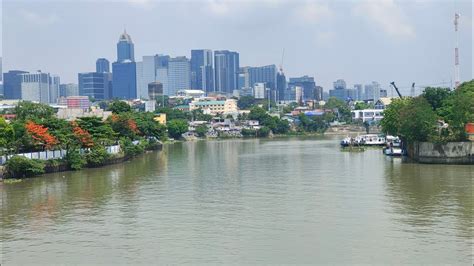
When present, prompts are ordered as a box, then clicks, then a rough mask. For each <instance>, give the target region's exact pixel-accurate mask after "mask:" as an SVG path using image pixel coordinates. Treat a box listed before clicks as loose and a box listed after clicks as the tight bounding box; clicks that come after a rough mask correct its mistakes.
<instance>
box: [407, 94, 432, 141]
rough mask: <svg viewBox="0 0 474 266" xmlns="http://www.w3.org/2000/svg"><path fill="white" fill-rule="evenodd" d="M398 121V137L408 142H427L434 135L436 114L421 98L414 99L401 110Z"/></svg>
mask: <svg viewBox="0 0 474 266" xmlns="http://www.w3.org/2000/svg"><path fill="white" fill-rule="evenodd" d="M400 119H401V123H400V130H399V131H400V137H402V139H405V140H407V141H408V142H413V141H428V139H429V138H430V137H432V136H433V135H435V133H436V130H435V128H436V121H437V116H436V113H435V112H434V111H433V109H432V107H431V105H430V104H429V103H428V101H427V100H426V99H425V98H423V97H417V98H414V99H413V100H412V101H410V103H409V104H408V105H407V106H405V107H404V108H402V110H401V111H400Z"/></svg>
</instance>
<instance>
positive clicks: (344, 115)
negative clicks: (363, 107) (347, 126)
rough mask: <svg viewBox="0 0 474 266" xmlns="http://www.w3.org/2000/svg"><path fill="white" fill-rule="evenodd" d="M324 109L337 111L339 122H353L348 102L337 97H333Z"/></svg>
mask: <svg viewBox="0 0 474 266" xmlns="http://www.w3.org/2000/svg"><path fill="white" fill-rule="evenodd" d="M324 108H325V109H333V110H334V109H337V114H338V120H339V121H343V122H350V121H351V120H352V114H351V108H350V107H349V105H348V104H347V103H346V102H344V101H342V100H339V99H337V98H335V97H331V98H329V99H328V101H327V102H326V104H325V105H324Z"/></svg>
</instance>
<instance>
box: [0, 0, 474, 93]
mask: <svg viewBox="0 0 474 266" xmlns="http://www.w3.org/2000/svg"><path fill="white" fill-rule="evenodd" d="M456 10H458V11H459V12H460V13H461V21H460V23H461V25H460V38H459V41H460V45H459V47H460V61H461V79H462V80H470V79H472V77H473V67H472V63H473V60H472V54H473V50H474V49H473V44H472V32H473V28H472V24H473V23H472V13H473V7H472V3H471V1H470V0H457V1H448V0H446V1H444V0H439V1H437V0H433V1H430V0H412V1H408V0H404V1H399V0H367V1H366V0H361V1H338V0H336V1H325V0H321V1H319V0H318V1H304V0H300V1H289V0H260V1H255V0H239V1H236V0H196V1H189V0H188V1H179V0H177V1H162V0H123V1H77V0H75V1H73V0H62V1H47V0H30V1H25V0H14V1H13V0H4V1H3V6H2V12H1V13H2V22H3V23H2V26H3V27H2V28H3V29H2V40H3V41H2V55H3V70H4V71H7V70H10V69H22V70H29V71H34V70H37V69H41V70H43V71H47V72H51V73H54V74H58V75H60V77H61V80H62V82H74V83H77V73H78V72H87V71H93V70H94V67H95V60H96V59H97V58H98V57H106V58H108V59H109V60H110V61H111V62H112V61H114V60H115V57H116V54H115V45H116V42H117V40H118V37H119V35H120V33H121V32H122V31H123V29H124V27H126V29H127V32H128V33H129V34H130V35H131V37H132V39H133V41H134V43H135V56H136V59H137V60H139V59H140V58H141V56H143V55H152V54H157V53H160V54H169V55H171V56H178V55H186V56H188V57H189V56H190V50H191V49H193V48H209V49H213V50H218V49H228V50H235V51H238V52H239V53H240V62H241V66H246V65H250V66H259V65H267V64H276V65H279V64H280V61H281V55H282V50H283V49H285V57H284V61H283V68H284V71H285V73H286V75H287V77H293V76H301V75H311V76H314V77H315V79H316V82H317V83H318V84H319V85H322V86H323V87H324V88H325V90H326V91H327V90H328V89H330V87H331V86H332V81H334V80H336V79H339V78H343V79H345V80H346V82H347V83H348V84H349V85H350V86H352V84H355V83H362V84H364V83H369V82H371V81H372V80H376V81H379V82H380V83H381V84H382V86H383V87H385V88H388V84H389V82H390V81H392V80H394V81H396V82H397V83H398V84H399V86H400V87H402V88H403V90H404V91H406V93H408V91H409V89H408V87H409V86H410V84H411V82H416V83H417V84H418V85H420V86H421V85H430V84H438V83H443V82H446V83H450V82H451V81H452V79H453V71H454V70H453V68H454V66H453V62H454V58H453V54H454V52H453V49H454V44H455V37H454V26H453V17H454V12H455V11H456ZM446 85H448V84H446Z"/></svg>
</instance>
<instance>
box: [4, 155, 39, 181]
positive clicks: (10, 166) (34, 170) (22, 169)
mask: <svg viewBox="0 0 474 266" xmlns="http://www.w3.org/2000/svg"><path fill="white" fill-rule="evenodd" d="M44 166H45V164H44V162H42V161H40V160H32V159H28V158H26V157H23V156H18V155H15V156H13V157H12V158H10V159H8V161H7V163H6V164H5V172H6V176H7V177H9V178H15V177H19V178H22V177H30V176H34V175H40V174H43V173H44Z"/></svg>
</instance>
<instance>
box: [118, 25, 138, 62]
mask: <svg viewBox="0 0 474 266" xmlns="http://www.w3.org/2000/svg"><path fill="white" fill-rule="evenodd" d="M127 60H130V61H132V62H133V61H135V53H134V45H133V42H132V38H131V37H130V35H128V34H127V31H124V32H123V33H122V34H121V35H120V38H119V41H118V43H117V62H124V61H127Z"/></svg>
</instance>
